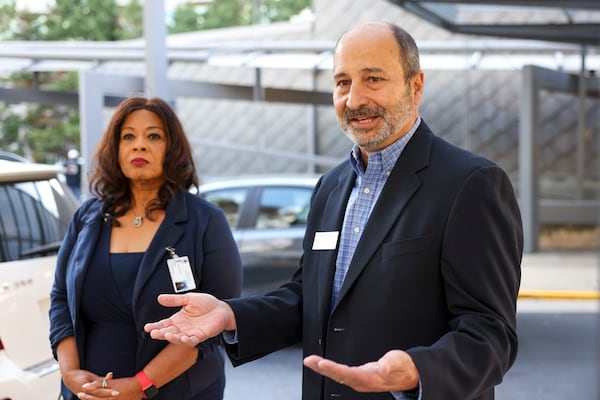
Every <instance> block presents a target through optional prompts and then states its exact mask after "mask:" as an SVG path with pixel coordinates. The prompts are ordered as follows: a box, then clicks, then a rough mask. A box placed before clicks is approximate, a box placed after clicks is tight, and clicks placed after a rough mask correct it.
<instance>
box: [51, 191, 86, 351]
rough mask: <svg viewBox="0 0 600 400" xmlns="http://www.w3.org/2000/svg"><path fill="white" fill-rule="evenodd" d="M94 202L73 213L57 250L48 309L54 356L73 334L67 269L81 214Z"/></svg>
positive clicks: (84, 213) (77, 233)
mask: <svg viewBox="0 0 600 400" xmlns="http://www.w3.org/2000/svg"><path fill="white" fill-rule="evenodd" d="M95 202H96V200H95V199H90V200H88V201H87V202H85V203H84V204H83V205H82V206H81V207H80V208H79V209H78V210H77V211H76V212H75V214H73V217H72V219H71V222H70V223H69V227H68V228H67V232H66V234H65V237H64V238H63V241H62V243H61V246H60V249H59V251H58V255H57V259H56V268H55V270H54V283H53V285H52V289H51V291H50V310H49V317H50V346H51V348H52V354H53V355H54V357H55V358H56V347H57V346H58V343H60V341H61V340H63V339H64V338H66V337H69V336H74V335H75V332H74V326H73V321H72V319H71V309H70V306H69V298H68V296H67V292H68V290H67V285H68V283H67V270H68V268H69V257H70V256H71V252H72V251H73V248H74V246H75V243H76V241H77V236H78V235H79V231H80V225H81V224H82V222H81V221H82V219H83V216H84V215H86V213H87V212H88V210H89V209H90V208H91V207H92V206H93V205H94V203H95Z"/></svg>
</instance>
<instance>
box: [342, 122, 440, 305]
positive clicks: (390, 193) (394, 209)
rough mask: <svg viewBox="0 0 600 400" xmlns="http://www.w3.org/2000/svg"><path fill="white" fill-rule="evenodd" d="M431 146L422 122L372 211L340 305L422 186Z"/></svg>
mask: <svg viewBox="0 0 600 400" xmlns="http://www.w3.org/2000/svg"><path fill="white" fill-rule="evenodd" d="M431 143H432V136H431V132H430V131H429V129H428V128H427V126H426V125H425V124H424V123H423V124H422V125H421V127H420V128H419V129H418V130H417V132H415V135H414V136H413V137H412V138H411V140H410V141H409V143H408V144H407V145H406V148H405V149H404V151H403V152H402V154H401V155H400V157H399V158H398V161H397V162H396V165H395V166H394V169H393V170H392V173H391V174H390V176H389V177H388V179H387V182H386V183H385V186H384V187H383V190H382V192H381V195H380V196H379V199H378V201H377V203H376V204H375V207H374V208H373V211H372V212H371V216H370V217H369V220H368V221H367V225H366V226H365V230H364V232H363V234H362V236H361V238H360V241H359V242H358V245H357V247H356V250H355V252H354V256H353V258H352V261H351V262H350V266H349V267H348V272H347V273H346V278H345V279H344V283H343V284H342V287H341V289H340V293H339V296H338V303H339V302H340V300H341V299H343V297H344V295H345V294H346V293H347V292H348V290H349V288H350V287H352V285H353V284H354V282H355V281H356V280H357V279H358V277H359V276H360V274H361V272H362V270H363V269H364V268H365V267H366V265H367V264H368V263H369V261H370V260H371V258H372V257H373V255H374V254H375V252H376V251H377V249H378V248H379V247H380V246H381V244H382V243H383V241H384V240H385V237H386V235H387V234H388V232H389V231H390V230H391V229H392V227H393V226H394V225H395V224H396V223H397V220H398V218H400V214H401V213H402V210H403V209H404V208H405V207H406V205H407V204H408V202H409V201H410V199H411V197H412V196H413V194H414V193H415V192H416V191H417V190H418V189H419V187H420V186H421V181H420V179H419V178H418V176H417V172H418V171H419V170H421V169H423V168H425V167H426V166H427V165H429V155H430V151H431Z"/></svg>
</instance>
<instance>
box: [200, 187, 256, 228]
mask: <svg viewBox="0 0 600 400" xmlns="http://www.w3.org/2000/svg"><path fill="white" fill-rule="evenodd" d="M202 197H204V198H205V199H206V200H208V201H209V202H211V203H213V204H214V205H216V206H218V207H220V208H221V209H222V210H223V212H225V217H226V218H227V222H229V226H230V227H231V228H235V227H236V226H237V225H238V221H239V219H240V210H241V209H242V204H244V201H245V200H246V197H248V189H246V188H235V189H221V190H214V191H211V192H207V193H203V194H202Z"/></svg>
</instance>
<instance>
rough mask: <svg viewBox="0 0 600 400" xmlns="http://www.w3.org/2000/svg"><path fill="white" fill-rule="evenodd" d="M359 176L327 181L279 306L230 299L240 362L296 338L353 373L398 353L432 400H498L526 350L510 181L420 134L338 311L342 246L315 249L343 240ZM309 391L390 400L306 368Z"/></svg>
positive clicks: (391, 182)
mask: <svg viewBox="0 0 600 400" xmlns="http://www.w3.org/2000/svg"><path fill="white" fill-rule="evenodd" d="M355 179H356V175H355V173H354V171H353V170H352V168H351V166H350V163H349V162H344V163H342V164H341V165H339V166H337V167H335V168H334V169H332V170H331V171H329V172H328V173H326V174H325V175H324V176H323V177H322V178H321V179H320V181H319V183H318V184H317V187H316V188H315V191H314V193H313V198H312V204H311V210H310V215H309V217H308V225H307V229H306V236H305V239H304V253H303V257H302V260H301V262H300V268H299V270H298V271H297V272H296V274H295V275H294V278H293V279H292V282H290V283H288V284H286V285H284V286H283V287H281V288H280V289H278V290H276V291H274V292H272V293H270V296H269V297H259V298H254V299H250V300H245V299H244V300H232V301H230V302H229V303H230V305H231V306H232V308H233V310H234V312H235V315H236V319H237V327H238V331H237V333H238V340H239V341H238V343H237V345H234V346H229V345H228V346H227V349H228V352H229V355H230V358H231V359H232V362H233V363H234V364H236V365H237V364H241V363H244V362H247V361H250V360H253V359H255V358H257V357H261V356H262V355H264V354H267V353H269V352H272V351H274V350H277V349H279V348H282V347H285V346H289V345H291V344H293V343H295V342H297V341H299V340H302V344H303V352H304V356H308V355H310V354H318V355H321V356H323V357H326V358H329V359H332V360H334V361H337V362H341V363H344V364H348V365H361V364H364V363H367V362H371V361H376V360H378V359H379V358H380V357H381V356H383V355H384V354H385V353H386V352H388V351H390V350H393V349H401V350H405V351H407V352H408V353H409V354H410V356H411V357H412V359H413V360H414V363H415V365H416V367H417V369H418V371H419V374H420V381H421V384H422V386H421V389H422V395H423V397H422V398H423V399H424V400H443V399H448V400H456V399H461V400H466V399H477V400H484V399H485V400H491V399H493V398H494V385H496V384H498V383H500V382H501V381H502V378H503V376H504V374H505V373H506V372H507V370H508V369H509V367H510V366H511V365H512V363H513V362H514V360H515V357H516V353H517V335H516V300H517V293H518V290H519V284H520V262H521V256H522V248H523V242H522V241H523V238H522V226H521V218H520V212H519V208H518V205H517V201H516V198H515V195H514V191H513V187H512V185H511V183H510V181H509V178H508V177H507V175H506V174H505V173H504V172H503V171H502V170H501V169H500V168H499V167H498V166H497V165H495V164H493V163H492V162H490V161H488V160H486V159H484V158H481V157H479V156H476V155H474V154H472V153H469V152H467V151H465V150H463V149H460V148H458V147H456V146H453V145H451V144H449V143H448V142H446V141H444V140H443V139H441V138H439V137H437V136H435V135H434V134H433V133H432V132H431V131H430V129H429V128H428V127H427V125H426V124H425V123H424V122H423V123H421V125H420V126H419V128H418V129H417V131H416V133H415V134H414V136H413V137H412V138H411V140H410V141H409V142H408V144H407V146H406V148H405V149H404V151H403V152H402V154H401V155H400V157H399V158H398V161H397V163H396V165H395V167H394V169H393V171H392V173H391V175H390V176H389V177H388V179H387V182H386V184H385V186H384V188H383V191H382V193H381V195H380V197H379V200H378V201H377V204H376V205H375V207H374V209H373V211H372V213H371V216H370V218H369V220H368V222H367V224H366V226H365V229H364V231H363V233H362V236H361V239H360V242H359V243H358V245H357V248H356V251H355V254H354V257H353V259H352V261H351V263H350V266H349V270H348V273H347V275H346V278H345V281H344V284H343V286H342V288H341V291H340V294H339V297H338V300H337V303H336V304H335V305H333V307H331V306H332V305H331V304H330V299H331V288H332V282H333V276H334V271H335V260H336V256H337V248H336V249H334V250H313V248H312V246H313V240H314V238H315V234H316V233H317V232H329V231H338V232H341V228H342V222H343V219H344V212H345V209H346V203H347V201H348V198H349V195H350V192H351V190H352V187H353V185H354V181H355ZM330 310H331V311H330ZM302 393H303V397H302V398H303V399H306V400H309V399H310V400H315V399H322V400H324V399H329V398H332V397H335V398H343V399H346V400H347V399H356V400H359V399H360V400H366V399H369V400H371V399H388V400H389V399H393V397H392V395H391V393H357V392H355V391H354V390H352V389H351V388H350V387H348V386H345V385H340V384H338V383H337V382H334V381H332V380H330V379H326V378H324V377H323V376H321V375H319V374H316V373H314V372H313V371H311V370H309V369H307V368H304V371H303V386H302Z"/></svg>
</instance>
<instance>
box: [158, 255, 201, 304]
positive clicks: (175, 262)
mask: <svg viewBox="0 0 600 400" xmlns="http://www.w3.org/2000/svg"><path fill="white" fill-rule="evenodd" d="M165 249H166V250H167V251H168V252H169V254H170V257H171V258H169V259H168V260H167V266H168V267H169V274H170V275H171V283H172V284H173V290H174V291H175V293H181V292H187V291H189V290H193V289H196V281H195V280H194V274H192V267H191V266H190V260H189V258H188V256H183V257H180V256H178V255H177V254H175V249H174V248H172V247H166V248H165Z"/></svg>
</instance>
